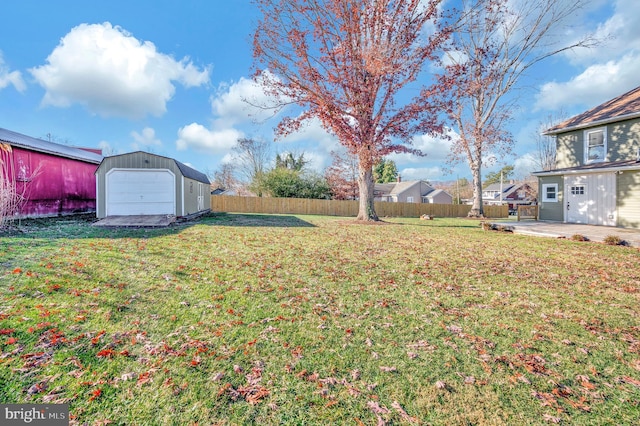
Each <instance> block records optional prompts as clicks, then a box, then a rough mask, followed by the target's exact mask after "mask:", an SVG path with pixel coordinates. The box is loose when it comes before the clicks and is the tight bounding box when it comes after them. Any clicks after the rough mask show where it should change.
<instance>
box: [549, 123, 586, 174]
mask: <svg viewBox="0 0 640 426" xmlns="http://www.w3.org/2000/svg"><path fill="white" fill-rule="evenodd" d="M582 164H584V136H583V132H582V130H576V131H574V132H569V133H564V134H561V135H558V137H557V138H556V169H565V168H569V167H578V166H580V165H582Z"/></svg>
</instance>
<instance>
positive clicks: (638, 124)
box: [607, 119, 640, 161]
mask: <svg viewBox="0 0 640 426" xmlns="http://www.w3.org/2000/svg"><path fill="white" fill-rule="evenodd" d="M639 136H640V119H635V120H628V121H623V122H620V123H614V124H611V125H609V126H607V138H608V139H609V141H608V143H609V144H608V147H607V151H608V158H607V161H623V160H633V159H635V158H636V154H637V150H638V148H640V145H639V142H640V140H639V138H638V137H639Z"/></svg>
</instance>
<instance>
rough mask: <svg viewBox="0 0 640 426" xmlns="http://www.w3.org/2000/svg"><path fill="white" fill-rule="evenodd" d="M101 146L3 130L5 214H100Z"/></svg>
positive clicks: (0, 197) (0, 158)
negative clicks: (82, 146)
mask: <svg viewBox="0 0 640 426" xmlns="http://www.w3.org/2000/svg"><path fill="white" fill-rule="evenodd" d="M102 158H103V157H102V155H101V151H100V150H97V149H96V150H90V149H80V148H73V147H70V146H66V145H60V144H57V143H53V142H47V141H44V140H42V139H36V138H32V137H30V136H26V135H22V134H20V133H16V132H12V131H10V130H6V129H2V128H0V179H1V180H2V181H0V192H1V193H0V204H2V205H0V209H3V208H4V211H3V212H2V213H3V214H4V215H5V216H19V217H38V216H59V215H66V214H73V213H87V212H95V210H96V176H95V171H96V169H97V168H98V165H99V164H100V162H101V161H102Z"/></svg>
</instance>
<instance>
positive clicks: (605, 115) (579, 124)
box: [544, 87, 640, 135]
mask: <svg viewBox="0 0 640 426" xmlns="http://www.w3.org/2000/svg"><path fill="white" fill-rule="evenodd" d="M636 117H640V87H636V88H635V89H633V90H630V91H628V92H627V93H624V94H622V95H620V96H618V97H616V98H613V99H611V100H609V101H607V102H605V103H603V104H600V105H598V106H596V107H594V108H591V109H590V110H588V111H585V112H583V113H582V114H579V115H576V116H575V117H572V118H570V119H568V120H565V121H563V122H562V123H560V124H558V125H556V126H553V127H552V128H550V129H548V130H546V131H545V132H544V134H545V135H557V134H558V133H563V132H568V131H571V130H578V129H583V128H586V127H591V126H598V125H603V124H607V123H614V122H617V121H623V120H629V119H632V118H636Z"/></svg>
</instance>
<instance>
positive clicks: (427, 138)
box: [389, 130, 457, 164]
mask: <svg viewBox="0 0 640 426" xmlns="http://www.w3.org/2000/svg"><path fill="white" fill-rule="evenodd" d="M447 135H448V136H449V137H450V138H455V137H456V136H457V133H456V132H455V131H453V130H449V131H448V132H447ZM412 147H413V148H416V149H419V150H420V151H422V152H423V153H424V154H426V156H425V157H420V156H417V155H413V154H392V155H390V156H389V158H390V159H391V160H393V161H395V162H396V164H406V163H410V164H415V163H424V162H425V161H430V162H431V161H438V162H444V161H447V157H448V155H449V153H450V152H451V139H447V138H446V137H444V138H443V137H437V136H431V135H420V136H416V137H414V138H413V145H412Z"/></svg>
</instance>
